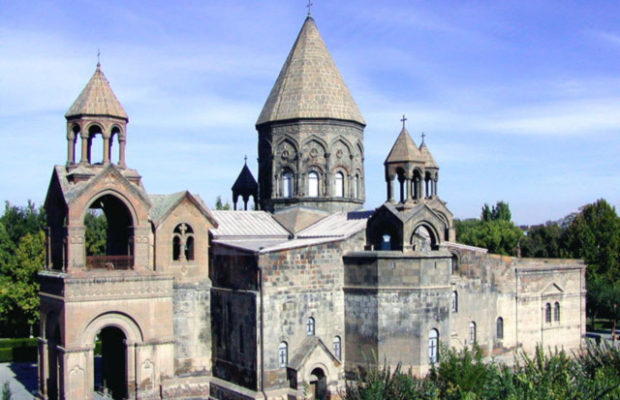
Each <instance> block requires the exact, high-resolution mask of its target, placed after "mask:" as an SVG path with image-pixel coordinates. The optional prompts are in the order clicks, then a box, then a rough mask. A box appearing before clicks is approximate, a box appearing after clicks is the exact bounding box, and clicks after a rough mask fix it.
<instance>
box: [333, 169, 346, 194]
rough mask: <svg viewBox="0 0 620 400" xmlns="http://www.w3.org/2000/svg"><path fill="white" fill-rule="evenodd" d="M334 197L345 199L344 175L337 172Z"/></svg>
mask: <svg viewBox="0 0 620 400" xmlns="http://www.w3.org/2000/svg"><path fill="white" fill-rule="evenodd" d="M334 196H335V197H344V174H343V173H342V172H336V175H335V176H334Z"/></svg>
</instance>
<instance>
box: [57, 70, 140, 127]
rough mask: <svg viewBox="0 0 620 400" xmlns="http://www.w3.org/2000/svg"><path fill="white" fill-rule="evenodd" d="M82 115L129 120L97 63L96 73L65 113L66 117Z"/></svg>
mask: <svg viewBox="0 0 620 400" xmlns="http://www.w3.org/2000/svg"><path fill="white" fill-rule="evenodd" d="M82 115H96V116H107V117H117V118H122V119H124V120H126V121H127V120H128V119H129V118H128V117H127V113H125V110H123V106H121V103H120V102H119V101H118V99H117V98H116V96H115V95H114V92H113V91H112V88H111V87H110V83H109V82H108V80H107V79H106V77H105V75H103V71H101V66H100V65H99V64H97V69H96V70H95V73H94V74H93V76H92V77H91V78H90V80H89V81H88V83H87V84H86V86H85V87H84V89H82V92H81V93H80V95H79V96H78V98H77V99H76V100H75V101H74V102H73V105H72V106H71V107H70V108H69V110H68V111H67V113H66V114H65V118H71V117H79V116H82Z"/></svg>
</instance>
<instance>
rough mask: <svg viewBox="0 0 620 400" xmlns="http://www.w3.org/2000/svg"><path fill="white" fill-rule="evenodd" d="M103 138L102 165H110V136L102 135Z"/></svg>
mask: <svg viewBox="0 0 620 400" xmlns="http://www.w3.org/2000/svg"><path fill="white" fill-rule="evenodd" d="M102 136H103V164H104V165H106V164H109V163H110V136H109V135H102Z"/></svg>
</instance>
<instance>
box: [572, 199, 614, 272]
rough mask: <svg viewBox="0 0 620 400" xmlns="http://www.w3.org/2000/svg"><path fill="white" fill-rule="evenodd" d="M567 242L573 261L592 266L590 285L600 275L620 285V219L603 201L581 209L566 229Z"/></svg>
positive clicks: (590, 268) (590, 267) (612, 208)
mask: <svg viewBox="0 0 620 400" xmlns="http://www.w3.org/2000/svg"><path fill="white" fill-rule="evenodd" d="M564 241H565V245H566V248H567V249H568V251H569V252H570V254H571V255H572V256H573V257H576V258H583V259H584V260H585V262H586V263H587V264H588V281H589V282H590V281H591V280H592V279H593V278H595V276H597V275H600V276H601V277H604V278H605V279H608V280H610V281H611V282H616V283H617V282H619V281H620V218H618V215H617V214H616V209H615V208H614V207H612V206H610V205H609V203H607V202H606V201H605V200H603V199H600V200H597V201H596V202H594V203H592V204H588V205H586V206H585V207H583V208H582V209H581V212H580V213H579V214H577V216H576V217H575V219H574V220H573V222H572V223H571V224H570V225H569V227H568V228H567V229H566V232H565V236H564Z"/></svg>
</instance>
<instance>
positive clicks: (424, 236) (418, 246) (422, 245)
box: [411, 225, 437, 252]
mask: <svg viewBox="0 0 620 400" xmlns="http://www.w3.org/2000/svg"><path fill="white" fill-rule="evenodd" d="M411 245H412V247H413V250H415V251H424V252H428V251H431V250H435V249H436V246H437V241H436V240H435V235H433V232H431V230H430V229H429V228H428V227H427V226H425V225H420V226H418V227H417V228H416V229H415V231H413V235H412V236H411Z"/></svg>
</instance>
